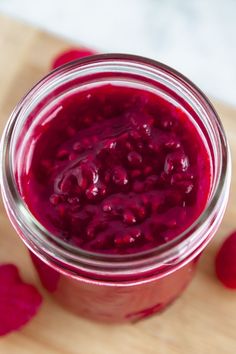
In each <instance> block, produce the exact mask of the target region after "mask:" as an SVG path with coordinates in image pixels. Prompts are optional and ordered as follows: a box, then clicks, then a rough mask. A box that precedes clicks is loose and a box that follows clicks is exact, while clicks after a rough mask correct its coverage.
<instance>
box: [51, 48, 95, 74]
mask: <svg viewBox="0 0 236 354" xmlns="http://www.w3.org/2000/svg"><path fill="white" fill-rule="evenodd" d="M93 54H95V52H93V51H91V50H89V49H86V48H81V49H78V48H71V49H68V50H66V51H64V52H62V53H61V54H59V55H58V56H57V57H56V58H55V59H54V60H53V62H52V65H51V67H52V69H56V68H58V67H59V66H61V65H64V64H67V63H69V62H71V61H73V60H77V59H80V58H83V57H88V56H90V55H93Z"/></svg>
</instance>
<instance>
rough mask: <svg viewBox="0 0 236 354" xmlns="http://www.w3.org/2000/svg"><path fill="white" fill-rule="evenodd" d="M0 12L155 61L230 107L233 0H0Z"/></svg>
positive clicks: (234, 85) (235, 72)
mask: <svg viewBox="0 0 236 354" xmlns="http://www.w3.org/2000/svg"><path fill="white" fill-rule="evenodd" d="M0 11H2V12H4V13H7V14H10V15H12V16H14V17H17V18H20V19H23V20H26V21H27V22H30V23H32V24H34V25H37V26H39V27H41V28H43V29H47V30H49V31H51V32H54V33H57V34H58V35H62V36H64V37H66V38H69V39H72V40H74V41H77V42H78V43H82V44H84V45H87V46H88V47H91V48H95V49H97V50H99V51H102V52H128V53H136V54H141V55H144V56H148V57H152V58H155V59H157V60H159V61H162V62H165V63H166V64H168V65H171V66H173V67H174V68H176V69H177V70H179V71H181V72H182V73H183V74H185V75H187V76H188V77H189V78H190V79H192V80H193V81H194V82H195V83H196V84H197V85H199V86H200V87H201V88H202V90H204V91H205V92H207V93H208V94H209V95H211V96H214V97H216V98H220V99H222V100H225V101H227V102H229V103H231V104H233V105H236V19H235V18H236V0H224V1H223V0H36V1H34V0H0ZM0 36H1V34H0ZM0 55H1V53H0Z"/></svg>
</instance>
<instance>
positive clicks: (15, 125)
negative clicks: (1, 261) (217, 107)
mask: <svg viewBox="0 0 236 354" xmlns="http://www.w3.org/2000/svg"><path fill="white" fill-rule="evenodd" d="M228 160H229V156H228V146H227V141H226V138H225V135H224V131H223V128H222V126H221V123H220V120H219V118H218V117H217V115H216V113H215V111H214V109H213V108H212V106H211V104H210V103H209V102H208V100H207V99H206V98H205V96H204V95H203V94H202V93H201V92H200V91H199V90H198V89H197V88H196V87H195V86H194V85H193V84H192V83H191V82H190V81H188V80H187V79H186V78H184V77H183V76H181V74H178V73H176V72H175V71H174V70H172V69H171V68H168V67H166V66H164V65H162V64H160V63H156V62H154V61H151V60H149V59H145V58H140V57H136V56H128V55H98V56H94V57H93V56H91V57H89V58H85V59H80V60H79V61H78V62H74V63H71V64H68V65H66V66H63V67H61V68H59V69H57V70H55V71H53V72H52V73H50V74H49V75H48V76H47V77H46V78H44V79H43V80H42V81H41V82H39V83H38V84H37V85H36V86H35V87H34V88H33V89H32V90H31V91H30V93H29V94H28V95H27V96H26V97H25V99H24V100H23V101H22V102H21V103H20V104H19V105H18V106H17V107H16V109H15V111H14V112H13V113H12V116H11V119H10V120H9V122H8V125H7V127H6V129H5V132H4V135H3V140H2V149H1V162H2V166H3V169H2V171H1V174H2V176H1V177H2V178H1V187H2V188H1V189H2V194H3V200H4V203H5V206H6V209H7V212H8V215H9V217H10V220H11V222H12V223H13V225H14V227H15V229H16V231H17V232H18V234H19V235H20V237H21V238H22V239H23V241H24V242H25V244H26V245H27V247H28V248H29V250H30V251H31V252H30V254H31V258H32V261H33V264H34V266H35V268H36V269H37V271H38V274H39V276H40V279H41V282H42V284H43V286H44V287H45V288H46V289H47V290H48V292H50V293H51V294H52V296H53V297H54V298H55V299H56V300H57V301H58V302H60V304H62V305H64V306H66V307H67V308H68V309H70V310H71V311H73V312H74V313H75V314H79V315H80V316H85V317H89V318H91V319H96V320H102V321H106V322H124V321H137V320H139V319H142V318H145V317H148V316H150V315H152V314H154V313H156V312H160V311H163V310H164V309H165V308H166V307H167V306H168V305H169V304H170V303H172V302H173V301H174V300H175V299H176V298H177V297H178V296H179V295H180V294H181V293H182V291H183V290H184V289H185V288H186V286H187V285H188V283H189V282H190V280H191V279H192V277H193V274H194V271H195V268H196V264H197V261H198V259H199V254H200V253H201V252H202V251H203V250H204V248H205V247H206V245H207V244H208V242H209V241H210V240H211V238H212V237H213V236H214V234H215V232H216V230H217V229H218V227H219V225H220V222H221V220H222V217H223V214H224V211H225V207H226V203H227V199H228V194H229V181H230V167H229V166H230V164H229V163H228ZM32 216H33V217H32Z"/></svg>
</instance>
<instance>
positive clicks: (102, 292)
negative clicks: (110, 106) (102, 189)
mask: <svg viewBox="0 0 236 354" xmlns="http://www.w3.org/2000/svg"><path fill="white" fill-rule="evenodd" d="M107 83H110V84H116V85H120V86H122V85H125V86H126V87H127V86H128V87H142V89H143V90H150V88H151V90H152V92H155V94H156V95H158V96H160V97H163V98H164V99H165V100H170V101H171V102H172V103H173V104H175V105H176V106H178V107H180V108H182V109H183V110H184V111H185V112H187V114H188V116H189V119H191V121H192V122H193V124H194V125H195V127H196V129H197V130H198V132H199V134H200V135H201V136H202V137H203V138H204V143H205V144H206V148H207V150H208V152H209V157H210V162H211V168H212V171H211V174H212V180H211V185H210V192H209V196H208V200H207V203H206V205H205V208H204V210H203V212H202V213H201V215H200V216H199V217H198V219H197V220H196V221H195V222H194V223H193V224H192V225H191V226H190V227H189V228H188V229H186V230H185V231H184V232H183V233H181V234H180V235H178V236H177V237H176V238H174V239H173V240H172V241H169V242H167V243H166V244H163V245H161V246H158V247H155V248H153V249H149V250H146V251H143V252H139V253H134V254H124V255H112V254H98V253H93V252H89V251H86V250H83V249H80V248H78V247H74V246H72V245H70V244H68V243H66V242H64V241H62V240H61V239H59V238H58V237H56V236H55V235H53V234H52V233H51V232H50V231H48V230H46V229H45V227H44V226H43V225H42V224H40V222H39V221H38V220H36V218H35V217H34V216H33V215H32V213H31V212H30V210H29V209H28V208H27V205H26V203H25V202H24V200H23V198H22V196H21V193H20V192H19V188H18V184H17V180H16V176H17V175H18V173H19V169H20V168H21V164H22V161H23V159H22V158H21V154H27V153H28V152H27V148H26V147H27V146H29V142H30V139H31V138H32V134H31V133H32V130H33V128H32V127H33V126H34V127H35V126H37V124H42V119H43V118H42V117H45V116H44V115H43V114H42V112H43V110H45V109H47V107H49V106H50V108H53V107H56V105H57V103H58V102H59V101H60V100H61V98H62V97H67V96H68V95H70V94H71V93H72V92H73V93H75V92H79V91H80V90H82V89H83V88H84V87H86V86H88V85H89V87H91V88H92V87H93V86H94V87H95V86H96V87H97V86H98V85H100V84H101V85H103V84H107ZM1 164H2V168H1V190H2V196H3V201H4V204H5V208H6V211H7V214H8V216H9V219H10V221H11V222H12V224H13V226H14V228H15V230H16V232H17V233H18V235H19V236H20V237H21V239H22V240H23V242H24V243H25V245H26V246H27V248H28V249H29V251H30V254H31V257H32V260H33V264H34V266H35V268H36V270H37V272H38V274H39V277H40V279H41V282H42V284H43V286H44V287H45V288H46V289H47V290H48V291H49V292H50V293H51V295H52V296H53V297H54V298H55V300H56V301H58V302H59V303H61V304H62V305H63V306H65V307H66V308H68V309H70V310H71V311H73V312H74V313H76V314H78V315H81V316H85V317H88V318H91V319H94V320H100V321H106V322H124V321H137V320H139V319H142V318H144V317H147V316H150V315H152V314H154V313H156V312H160V311H162V310H164V309H165V308H166V307H167V306H168V305H169V304H171V303H172V302H173V301H174V300H175V299H176V298H177V297H178V296H179V295H180V294H181V293H182V292H183V290H184V289H185V288H186V286H187V285H188V284H189V282H190V280H191V279H192V277H193V275H194V272H195V268H196V265H197V261H198V259H199V255H200V254H201V252H202V251H203V250H204V248H205V247H206V245H207V244H208V243H209V241H210V240H211V239H212V237H213V236H214V235H215V233H216V231H217V229H218V227H219V225H220V222H221V220H222V217H223V214H224V211H225V208H226V204H227V200H228V195H229V186H230V175H231V171H230V170H231V165H230V155H229V149H228V144H227V140H226V137H225V133H224V130H223V127H222V124H221V122H220V119H219V117H218V116H217V113H216V112H215V110H214V108H213V107H212V105H211V103H210V102H209V100H208V99H207V98H206V96H205V95H204V94H203V93H202V92H201V91H200V90H199V89H198V88H197V87H196V86H195V85H194V84H193V83H192V82H190V81H189V80H188V79H187V78H185V77H184V76H183V75H181V74H180V73H178V72H176V71H175V70H173V69H171V68H169V67H167V66H166V65H163V64H161V63H159V62H156V61H153V60H150V59H146V58H143V57H138V56H133V55H121V54H111V55H110V54H109V55H96V56H91V57H88V58H84V59H81V60H78V61H75V62H72V63H69V64H67V65H64V66H63V67H61V68H59V69H57V70H55V71H53V72H52V73H50V74H49V75H47V76H46V77H45V78H43V79H42V80H41V81H40V82H39V83H38V84H36V86H34V87H33V88H32V89H31V90H30V91H29V92H28V93H27V95H26V96H25V97H24V98H23V99H22V100H21V101H20V103H19V104H18V105H17V106H16V108H15V109H14V111H13V112H12V114H11V116H10V119H9V121H8V123H7V125H6V128H5V131H4V133H3V137H2V141H1ZM192 301H194V299H193V300H192Z"/></svg>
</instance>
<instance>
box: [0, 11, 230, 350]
mask: <svg viewBox="0 0 236 354" xmlns="http://www.w3.org/2000/svg"><path fill="white" fill-rule="evenodd" d="M69 46H70V44H68V43H67V42H66V41H64V40H62V39H58V38H55V37H53V36H51V35H49V34H47V33H44V32H41V31H39V30H38V29H36V28H32V27H29V26H26V25H25V24H22V23H18V22H15V21H13V20H11V19H9V18H7V17H3V16H2V15H1V16H0V131H1V132H2V129H3V126H4V125H5V123H6V120H7V119H8V116H9V113H10V112H11V110H12V109H13V107H14V105H15V104H16V103H17V101H18V100H19V99H20V98H21V96H22V95H23V94H24V93H25V92H26V91H27V90H28V89H29V88H30V87H31V86H32V84H33V83H35V82H36V81H37V80H38V79H40V78H41V77H42V76H43V75H44V74H46V73H47V72H48V70H49V66H50V63H51V60H52V58H54V57H55V56H56V55H57V54H58V53H60V52H61V51H63V50H65V49H66V48H67V47H69ZM214 103H215V106H216V109H217V111H218V113H219V115H220V116H221V118H222V121H223V124H224V126H225V129H226V132H227V135H228V138H229V141H230V145H231V149H232V153H233V165H234V167H235V168H236V109H234V108H232V107H228V106H226V105H224V104H223V103H219V102H214ZM234 174H235V171H234ZM235 180H236V175H234V176H233V181H234V182H233V183H232V192H231V197H230V202H229V205H228V208H227V212H226V215H225V217H224V220H223V223H222V225H221V227H220V230H219V231H218V233H217V236H216V237H215V239H214V241H213V242H211V244H210V245H209V246H208V248H207V250H206V252H205V253H204V255H203V256H202V259H201V261H200V266H199V269H198V272H197V275H196V277H195V279H194V280H193V282H192V283H191V285H190V286H189V288H188V289H187V290H186V291H185V293H184V294H183V295H182V296H181V297H180V298H179V299H178V300H177V301H176V302H175V303H174V305H172V306H171V307H170V308H169V309H168V310H167V311H166V312H165V313H163V314H161V315H156V316H154V317H152V318H150V319H147V320H144V321H142V322H140V323H137V324H134V325H129V324H128V325H119V326H118V325H114V326H111V325H103V324H97V323H93V322H90V321H87V320H84V319H82V318H79V317H76V316H74V315H73V314H71V313H68V312H67V311H66V310H64V309H62V308H61V307H59V306H58V305H57V304H55V303H54V302H53V300H52V299H51V298H50V297H49V296H48V295H47V294H46V293H45V291H44V290H43V289H42V287H41V285H40V283H39V279H38V277H37V275H36V273H35V271H34V269H33V267H32V265H31V263H30V260H29V256H28V254H27V252H26V249H25V247H24V246H23V244H22V242H21V241H20V239H19V238H18V236H17V235H16V233H15V232H14V230H13V228H12V227H11V225H10V223H9V221H8V219H7V217H6V214H5V211H4V209H3V206H2V204H1V205H0V262H14V263H16V264H17V265H18V266H19V268H20V270H21V274H22V276H23V278H24V279H25V281H27V282H30V283H33V284H35V285H36V286H37V287H38V288H39V289H40V290H41V292H42V294H43V296H44V303H43V306H42V308H41V310H40V312H39V314H38V315H37V316H36V317H35V318H34V319H33V320H32V321H31V322H30V323H29V324H28V325H27V326H25V327H24V328H23V329H22V330H21V331H19V332H16V333H13V334H10V335H8V336H5V337H2V338H0V354H42V353H43V354H65V353H67V354H74V353H76V354H77V353H80V354H93V353H99V354H151V353H152V354H153V353H157V354H209V353H212V354H223V353H225V354H235V353H236V291H235V292H233V291H229V290H226V289H224V288H223V287H222V286H221V284H220V283H219V282H218V281H217V279H216V277H215V274H214V268H213V265H214V257H215V253H216V250H217V248H218V246H219V244H220V243H221V242H222V239H223V237H224V236H226V235H228V233H229V232H230V231H232V230H233V229H236V183H235ZM0 316H1V314H0ZM0 321H1V317H0Z"/></svg>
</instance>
